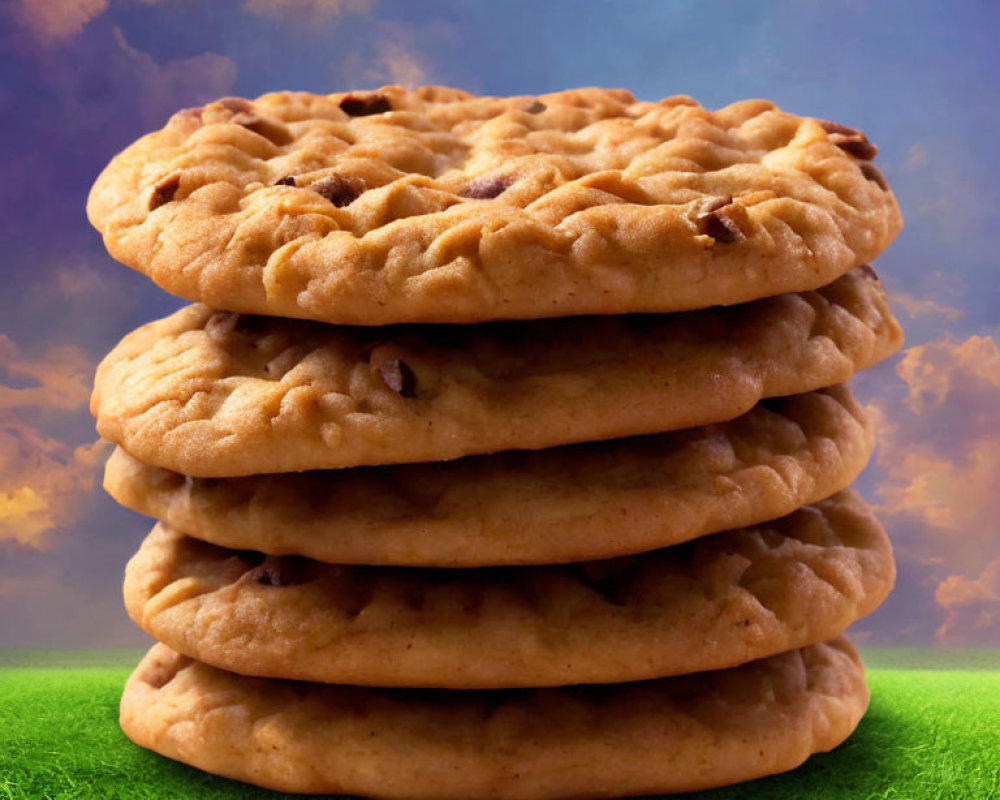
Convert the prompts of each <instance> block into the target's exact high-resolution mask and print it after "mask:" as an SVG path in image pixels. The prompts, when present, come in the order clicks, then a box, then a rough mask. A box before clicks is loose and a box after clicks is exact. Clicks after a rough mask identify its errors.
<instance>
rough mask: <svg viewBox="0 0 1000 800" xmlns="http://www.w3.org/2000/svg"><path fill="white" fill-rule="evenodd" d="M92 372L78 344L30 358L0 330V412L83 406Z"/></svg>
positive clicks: (88, 390) (64, 346)
mask: <svg viewBox="0 0 1000 800" xmlns="http://www.w3.org/2000/svg"><path fill="white" fill-rule="evenodd" d="M93 371H94V364H93V363H92V362H91V361H90V359H89V358H87V356H86V354H85V353H84V352H83V351H82V350H80V349H79V348H78V347H74V346H72V345H63V346H58V347H54V348H52V349H50V350H49V351H48V352H47V353H46V354H45V356H43V357H42V358H41V359H38V360H32V359H29V358H26V357H25V356H24V355H23V354H22V353H21V352H20V350H19V349H18V348H17V346H16V345H15V344H14V343H13V342H12V341H11V340H10V339H9V338H8V337H7V336H5V335H4V334H2V333H0V411H3V410H6V409H13V408H56V409H63V410H66V411H70V410H73V409H77V408H83V407H84V406H86V404H87V401H88V399H89V397H90V382H91V378H92V374H93ZM5 376H6V378H5ZM8 383H12V384H20V385H7V384H8ZM25 383H26V384H27V385H23V384H25Z"/></svg>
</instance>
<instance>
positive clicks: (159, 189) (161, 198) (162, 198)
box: [149, 175, 181, 211]
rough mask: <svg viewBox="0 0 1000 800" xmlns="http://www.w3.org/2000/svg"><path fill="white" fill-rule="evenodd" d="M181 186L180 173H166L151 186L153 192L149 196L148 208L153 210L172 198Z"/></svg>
mask: <svg viewBox="0 0 1000 800" xmlns="http://www.w3.org/2000/svg"><path fill="white" fill-rule="evenodd" d="M180 186H181V176H180V175H168V176H167V177H166V178H163V179H162V180H161V181H160V182H159V183H157V184H156V186H154V187H153V194H151V195H150V197H149V210H150V211H155V210H156V209H158V208H159V207H160V206H162V205H164V204H165V203H169V202H170V201H171V200H173V199H174V195H175V194H176V193H177V190H178V189H179V188H180Z"/></svg>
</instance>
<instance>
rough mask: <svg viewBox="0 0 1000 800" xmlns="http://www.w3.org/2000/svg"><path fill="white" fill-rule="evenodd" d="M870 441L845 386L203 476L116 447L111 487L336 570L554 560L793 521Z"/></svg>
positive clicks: (212, 535) (243, 542)
mask: <svg viewBox="0 0 1000 800" xmlns="http://www.w3.org/2000/svg"><path fill="white" fill-rule="evenodd" d="M872 445H873V436H872V427H871V424H870V422H869V420H868V419H867V417H866V415H865V412H864V409H863V408H862V407H861V405H860V404H859V403H858V401H857V400H856V399H855V398H854V396H853V395H852V394H851V392H850V390H849V389H848V388H847V387H846V386H837V387H833V388H830V389H824V390H821V391H818V392H810V393H807V394H801V395H792V396H790V397H780V398H773V399H771V400H766V401H764V402H762V403H760V404H758V405H757V406H755V407H754V408H753V409H751V410H750V411H749V412H747V413H746V414H744V415H743V416H742V417H738V418H737V419H735V420H731V421H729V422H721V423H717V424H715V425H707V426H702V427H697V428H688V429H686V430H684V431H675V432H672V433H664V434H655V435H649V436H636V437H631V438H629V439H615V440H611V441H607V442H597V443H587V444H577V445H567V446H564V447H560V448H553V449H549V450H518V451H507V452H504V453H497V454H494V455H489V456H469V457H467V458H463V459H459V460H456V461H445V462H438V463H433V464H402V465H396V466H387V467H358V468H355V469H341V470H324V471H315V472H302V473H285V474H276V475H253V476H249V477H244V478H191V477H187V476H184V475H181V474H179V473H176V472H171V471H169V470H165V469H160V468H158V467H150V466H147V465H146V464H143V463H142V462H141V461H139V460H138V459H136V458H133V457H132V456H130V455H129V454H128V453H127V452H125V451H124V450H122V449H121V448H118V449H117V450H115V452H114V453H113V454H112V456H111V458H110V459H109V461H108V463H107V467H106V469H105V473H104V487H105V489H107V491H108V492H109V493H110V494H111V496H112V497H114V498H115V500H117V501H118V502H119V503H121V504H122V505H124V506H127V507H128V508H131V509H133V510H135V511H138V512H140V513H142V514H146V515H147V516H150V517H155V518H157V519H161V520H164V521H165V522H167V523H169V524H170V525H171V526H172V527H174V528H176V529H178V530H182V531H184V532H185V533H186V534H188V535H190V536H194V537H196V538H198V539H203V540H205V541H208V542H212V543H213V544H218V545H222V546H223V547H230V548H233V549H237V550H258V551H261V552H264V553H269V554H272V555H287V554H296V555H303V556H308V557H310V558H313V559H316V560H317V561H326V562H328V563H332V564H400V565H413V566H436V567H470V566H493V565H500V564H557V563H564V562H568V561H583V560H593V559H598V558H610V557H613V556H619V555H625V554H627V553H635V552H641V551H644V550H653V549H656V548H659V547H666V546H667V545H671V544H676V543H678V542H683V541H687V540H689V539H694V538H696V537H698V536H704V535H705V534H709V533H715V532H717V531H722V530H728V529H730V528H738V527H742V526H744V525H752V524H755V523H758V522H763V521H765V520H768V519H774V518H776V517H780V516H783V515H785V514H788V513H790V512H792V511H793V510H795V509H796V508H798V507H799V506H802V505H804V504H806V503H812V502H815V501H817V500H821V499H823V498H824V497H828V496H830V495H831V494H833V493H834V492H837V491H839V490H841V489H843V488H844V487H846V486H847V485H848V484H850V483H851V482H852V481H853V480H854V479H855V478H856V477H857V475H858V473H859V472H860V471H861V470H862V468H863V467H864V466H865V463H866V462H867V461H868V457H869V455H870V454H871V449H872ZM623 523H625V524H623ZM611 530H614V531H615V535H614V536H609V535H608V531H611ZM570 532H572V535H569V533H570Z"/></svg>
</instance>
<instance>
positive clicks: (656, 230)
mask: <svg viewBox="0 0 1000 800" xmlns="http://www.w3.org/2000/svg"><path fill="white" fill-rule="evenodd" d="M876 152H877V148H876V147H875V146H874V145H872V144H871V143H870V142H868V140H867V139H866V138H865V136H864V134H863V133H861V132H860V131H857V130H854V129H852V128H846V127H844V126H841V125H837V124H834V123H829V122H824V121H822V120H816V119H811V118H808V117H798V116H795V115H793V114H788V113H784V112H782V111H780V110H779V109H778V108H776V107H775V106H774V105H773V104H772V103H769V102H767V101H764V100H748V101H744V102H740V103H734V104H732V105H730V106H727V107H725V108H723V109H720V110H718V111H708V110H706V109H704V108H702V107H701V106H700V105H698V104H697V103H696V102H694V101H693V100H691V99H690V98H687V97H671V98H667V99H665V100H661V101H660V102H658V103H651V102H639V101H637V100H636V99H635V98H634V97H633V96H632V95H631V94H629V93H628V92H626V91H623V90H618V89H576V90H570V91H564V92H556V93H553V94H547V95H541V96H538V97H523V96H522V97H477V96H475V95H471V94H468V93H466V92H462V91H458V90H455V89H447V88H442V87H434V86H427V87H421V88H418V89H416V90H414V91H412V92H411V91H406V90H405V89H402V88H401V87H398V86H387V87H383V88H382V89H379V90H377V91H375V92H363V93H358V92H355V93H351V94H331V95H326V96H322V95H311V94H306V93H289V92H285V93H275V94H267V95H264V96H262V97H260V98H258V99H257V100H255V101H248V100H242V99H238V98H225V99H222V100H219V101H218V102H215V103H211V104H209V105H207V106H205V107H204V108H199V109H187V110H185V111H181V112H179V113H177V114H175V115H174V116H173V117H172V118H171V119H170V121H169V122H168V123H167V125H166V127H165V128H163V129H162V130H160V131H157V132H155V133H152V134H150V135H148V136H145V137H144V138H142V139H140V140H139V141H138V142H136V143H135V144H133V145H131V146H130V147H129V148H127V149H126V150H125V151H124V152H122V153H121V154H119V155H118V156H116V157H115V158H114V159H113V160H112V162H111V164H110V165H109V166H108V167H107V168H106V169H105V170H104V172H103V173H102V174H101V175H100V177H99V178H98V180H97V182H96V184H95V185H94V187H93V189H92V190H91V193H90V198H89V201H88V204H87V212H88V215H89V217H90V219H91V221H92V222H93V224H94V225H95V226H96V227H97V228H98V230H100V231H101V233H102V235H103V236H104V241H105V244H106V245H107V247H108V250H109V251H110V252H111V254H112V255H113V256H114V257H115V258H117V259H119V260H120V261H122V262H124V263H125V264H127V265H128V266H130V267H133V268H135V269H138V270H140V271H142V272H144V273H146V274H147V275H149V276H150V277H151V278H152V279H153V280H154V281H156V282H157V283H158V284H159V285H160V286H162V287H163V288H165V289H167V290H168V291H170V292H173V293H175V294H178V295H180V296H182V297H185V298H188V299H190V300H197V301H200V302H204V303H206V304H208V305H210V306H213V307H215V308H223V309H228V310H233V311H240V312H247V313H258V314H269V315H277V316H285V317H299V318H306V319H315V320H321V321H325V322H334V323H346V324H357V325H382V324H389V323H396V322H477V321H485V320H490V319H515V318H539V317H555V316H567V315H576V314H612V313H614V314H617V313H626V312H669V311H682V310H690V309H697V308H705V307H708V306H712V305H720V304H722V305H728V304H733V303H741V302H745V301H749V300H754V299H757V298H760V297H766V296H770V295H775V294H781V293H785V292H794V291H804V290H811V289H815V288H817V287H819V286H822V285H823V284H826V283H829V282H830V281H832V280H834V279H835V278H836V277H837V276H839V275H841V274H843V273H845V272H847V271H848V270H850V269H851V268H853V267H855V266H858V265H859V264H862V263H865V262H867V261H870V260H871V259H873V258H875V256H877V255H878V254H879V253H880V252H881V251H882V250H883V249H884V248H885V247H886V246H887V245H888V244H889V243H890V242H891V241H892V239H893V238H894V237H895V235H896V234H897V233H898V232H899V230H900V228H901V227H902V220H901V217H900V213H899V209H898V207H897V205H896V201H895V198H894V197H893V194H892V192H891V190H890V189H889V187H888V184H887V183H886V182H885V179H884V177H883V176H882V174H881V173H880V172H879V171H878V169H877V168H876V167H874V166H873V165H872V163H871V161H870V159H871V158H872V157H873V156H874V154H875V153H876Z"/></svg>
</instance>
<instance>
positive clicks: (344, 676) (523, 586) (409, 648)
mask: <svg viewBox="0 0 1000 800" xmlns="http://www.w3.org/2000/svg"><path fill="white" fill-rule="evenodd" d="M567 533H570V532H567ZM894 579H895V568H894V566H893V561H892V551H891V548H890V546H889V540H888V538H887V536H886V534H885V532H884V531H883V530H882V528H881V526H880V525H879V524H878V521H877V520H876V519H875V517H874V515H873V514H872V512H871V511H870V510H869V509H868V507H867V506H866V505H865V503H864V502H863V501H862V500H861V499H860V498H859V497H858V496H857V495H856V494H854V493H853V492H851V491H850V490H848V491H845V492H842V493H840V494H838V495H835V496H834V497H832V498H829V499H827V500H825V501H823V502H821V503H817V504H816V505H813V506H806V507H805V508H802V509H799V510H798V511H796V512H794V513H792V514H790V515H788V516H787V517H783V518H782V519H780V520H776V521H774V522H770V523H766V524H762V525H759V526H756V527H752V528H741V529H738V530H733V531H726V532H724V533H718V534H715V535H713V536H708V537H701V538H699V539H696V540H694V541H692V542H688V543H687V544H683V545H675V546H674V547H668V548H664V549H662V550H655V551H652V552H649V553H642V554H639V555H635V556H626V557H623V558H616V559H609V560H604V561H585V562H581V563H577V564H564V565H546V566H523V567H504V568H494V569H466V570H428V569H414V568H410V567H367V566H353V567H352V566H343V565H339V564H323V563H321V562H318V561H312V560H310V559H307V558H302V557H301V556H270V557H267V558H265V557H264V556H263V554H261V553H255V552H252V551H251V552H234V551H232V550H228V549H226V548H222V547H217V546H215V545H211V544H207V543H205V542H202V541H199V540H197V539H192V538H189V537H186V536H184V535H183V533H181V532H179V531H176V530H173V529H171V528H170V527H169V526H166V525H163V524H160V525H158V526H157V527H156V528H154V529H153V532H152V533H151V534H150V535H149V536H148V537H147V538H146V541H145V542H144V543H143V545H142V547H141V548H140V550H139V552H138V554H136V556H135V557H134V558H133V559H132V561H131V562H130V563H129V566H128V568H127V569H126V575H125V604H126V607H127V608H128V612H129V614H130V615H131V617H132V619H133V620H134V621H135V622H136V624H138V625H139V626H140V627H141V628H142V629H143V630H145V631H146V632H147V633H149V634H150V635H152V636H154V637H155V638H156V639H158V640H159V641H161V642H163V643H164V644H167V645H169V646H170V647H171V648H173V649H174V650H177V651H178V652H181V653H184V654H185V655H188V656H191V657H192V658H196V659H198V660H199V661H202V662H204V663H207V664H211V665H213V666H216V667H220V668H222V669H227V670H230V671H232V672H236V673H239V674H242V675H258V676H263V677H274V678H293V679H297V680H305V681H318V682H322V683H335V684H349V685H363V686H400V687H403V686H405V687H429V688H450V689H497V688H512V687H525V686H530V687H540V686H561V685H569V684H581V683H615V682H620V681H638V680H646V679H651V678H661V677H665V676H668V675H680V674H686V673H692V672H700V671H705V670H716V669H722V668H725V667H732V666H736V665H738V664H743V663H745V662H747V661H751V660H754V659H758V658H763V657H765V656H771V655H774V654H776V653H780V652H784V651H787V650H792V649H794V648H798V647H804V646H806V645H810V644H815V643H817V642H822V641H826V640H828V639H832V638H833V637H835V636H838V635H840V634H841V633H842V632H843V631H844V630H845V629H846V628H847V626H848V625H850V624H851V623H852V622H854V621H855V620H857V619H860V618H861V617H863V616H865V615H867V614H869V613H870V612H871V611H873V610H874V609H875V607H876V606H878V604H879V603H881V602H882V600H884V599H885V597H886V595H887V594H888V593H889V590H890V589H891V588H892V585H893V581H894Z"/></svg>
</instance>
